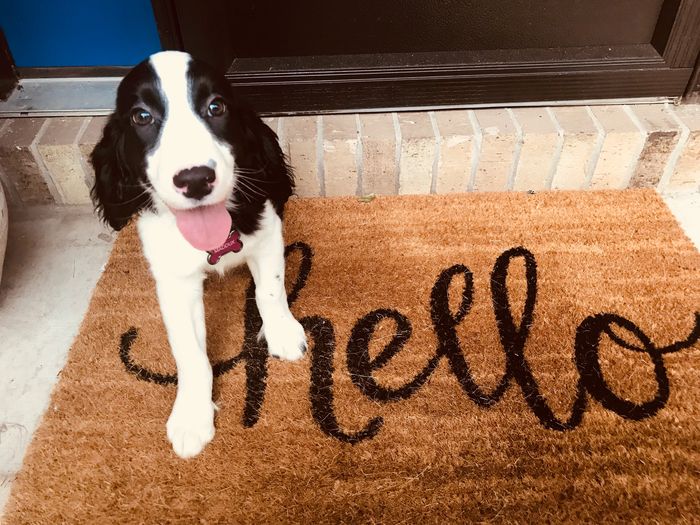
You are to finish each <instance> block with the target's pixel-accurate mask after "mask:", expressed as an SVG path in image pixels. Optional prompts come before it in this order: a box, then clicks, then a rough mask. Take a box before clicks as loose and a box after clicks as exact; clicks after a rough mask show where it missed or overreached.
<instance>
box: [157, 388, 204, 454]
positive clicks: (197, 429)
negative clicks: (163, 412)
mask: <svg viewBox="0 0 700 525" xmlns="http://www.w3.org/2000/svg"><path fill="white" fill-rule="evenodd" d="M214 408H215V406H214V403H212V402H211V401H210V400H207V401H205V402H203V403H193V402H191V401H189V400H188V399H186V398H182V397H180V396H178V397H177V398H176V399H175V405H174V406H173V411H172V412H171V413H170V417H169V418H168V423H167V425H166V427H165V428H166V430H167V432H168V439H169V440H170V443H172V445H173V451H175V454H177V455H178V456H180V457H181V458H183V459H187V458H192V457H194V456H196V455H197V454H199V453H200V452H201V451H202V450H203V449H204V447H205V446H206V445H207V443H209V442H210V441H211V440H212V439H213V438H214Z"/></svg>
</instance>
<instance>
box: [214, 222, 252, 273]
mask: <svg viewBox="0 0 700 525" xmlns="http://www.w3.org/2000/svg"><path fill="white" fill-rule="evenodd" d="M242 249H243V242H242V241H241V234H240V233H238V230H236V229H235V228H234V227H233V226H231V233H229V234H228V237H227V238H226V240H225V241H224V244H222V245H221V246H219V247H218V248H215V249H213V250H209V251H207V253H208V254H209V255H208V256H207V262H208V263H209V264H211V265H214V264H216V263H218V262H219V259H221V258H222V257H223V256H224V255H226V254H227V253H229V252H233V253H238V252H240V251H241V250H242Z"/></svg>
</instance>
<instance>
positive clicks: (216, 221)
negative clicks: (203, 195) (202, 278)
mask: <svg viewBox="0 0 700 525" xmlns="http://www.w3.org/2000/svg"><path fill="white" fill-rule="evenodd" d="M173 213H174V214H175V222H176V223H177V227H178V228H179V229H180V233H182V236H183V237H184V238H185V239H187V241H188V242H189V243H190V244H191V245H192V246H194V247H195V248H197V249H198V250H203V251H208V250H213V249H215V248H218V247H219V246H221V245H222V244H224V242H225V241H226V239H227V238H228V234H229V233H230V232H231V215H229V213H228V211H227V210H226V205H225V204H224V203H223V202H222V203H221V204H214V205H213V206H200V207H199V208H194V209H191V210H173Z"/></svg>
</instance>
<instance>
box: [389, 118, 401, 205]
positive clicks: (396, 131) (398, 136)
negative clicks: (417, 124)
mask: <svg viewBox="0 0 700 525" xmlns="http://www.w3.org/2000/svg"><path fill="white" fill-rule="evenodd" d="M391 116H392V120H393V122H394V138H395V140H396V155H395V169H394V172H395V173H396V177H395V180H394V188H395V190H396V195H399V192H400V190H401V140H402V137H401V126H400V125H399V116H398V114H397V113H392V114H391Z"/></svg>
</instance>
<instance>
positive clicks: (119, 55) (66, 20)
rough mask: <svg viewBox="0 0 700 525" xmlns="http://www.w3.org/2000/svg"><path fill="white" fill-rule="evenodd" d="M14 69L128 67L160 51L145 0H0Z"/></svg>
mask: <svg viewBox="0 0 700 525" xmlns="http://www.w3.org/2000/svg"><path fill="white" fill-rule="evenodd" d="M0 26H1V27H2V28H3V29H4V31H5V36H6V37H7V41H8V44H9V46H10V51H11V52H12V56H13V57H14V59H15V64H16V65H17V66H19V67H41V66H130V65H133V64H136V63H138V62H140V61H141V60H143V59H144V58H146V57H147V56H148V55H150V54H151V53H154V52H156V51H159V50H160V48H161V47H160V40H159V39H158V30H157V29H156V22H155V19H154V17H153V9H152V8H151V2H149V1H147V0H64V1H61V0H55V1H52V0H46V1H40V0H0Z"/></svg>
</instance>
